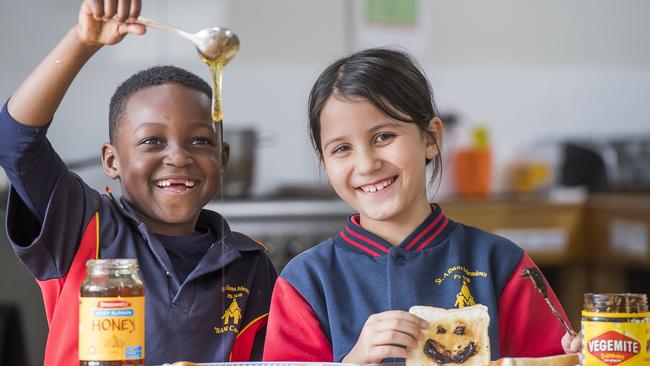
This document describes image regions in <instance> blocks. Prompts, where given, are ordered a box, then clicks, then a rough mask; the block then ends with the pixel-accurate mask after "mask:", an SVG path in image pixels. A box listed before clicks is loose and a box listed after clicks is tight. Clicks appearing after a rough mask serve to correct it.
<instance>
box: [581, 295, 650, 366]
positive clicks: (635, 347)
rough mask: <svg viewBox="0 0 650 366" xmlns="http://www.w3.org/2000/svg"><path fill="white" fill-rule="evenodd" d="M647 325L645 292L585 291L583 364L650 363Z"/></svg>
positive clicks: (649, 322) (649, 321) (628, 365)
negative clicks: (593, 292) (612, 292)
mask: <svg viewBox="0 0 650 366" xmlns="http://www.w3.org/2000/svg"><path fill="white" fill-rule="evenodd" d="M649 325H650V312H648V298H647V296H646V295H645V294H585V295H584V307H583V311H582V332H583V343H582V353H583V361H582V362H583V365H586V366H592V365H593V366H596V365H598V366H604V365H619V366H633V365H634V366H643V365H650V327H649Z"/></svg>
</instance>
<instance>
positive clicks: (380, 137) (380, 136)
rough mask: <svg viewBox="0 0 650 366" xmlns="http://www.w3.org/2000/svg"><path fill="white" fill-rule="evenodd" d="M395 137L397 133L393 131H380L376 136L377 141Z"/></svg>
mask: <svg viewBox="0 0 650 366" xmlns="http://www.w3.org/2000/svg"><path fill="white" fill-rule="evenodd" d="M394 137H395V135H394V134H392V133H380V134H378V135H377V136H375V142H385V141H388V140H392V139H393V138H394Z"/></svg>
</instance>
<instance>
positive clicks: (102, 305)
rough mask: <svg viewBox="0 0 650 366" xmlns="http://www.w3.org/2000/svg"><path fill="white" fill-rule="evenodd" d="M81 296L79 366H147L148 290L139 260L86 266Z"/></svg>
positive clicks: (97, 263) (105, 261) (110, 261)
mask: <svg viewBox="0 0 650 366" xmlns="http://www.w3.org/2000/svg"><path fill="white" fill-rule="evenodd" d="M86 270H87V275H86V278H85V279H84V281H83V283H82V284H81V289H80V296H79V365H82V366H132V365H144V346H145V345H144V286H143V284H142V281H141V280H140V277H139V275H138V262H137V261H136V260H135V259H98V260H89V261H87V262H86Z"/></svg>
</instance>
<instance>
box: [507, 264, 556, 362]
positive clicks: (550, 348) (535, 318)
mask: <svg viewBox="0 0 650 366" xmlns="http://www.w3.org/2000/svg"><path fill="white" fill-rule="evenodd" d="M528 267H537V266H536V265H535V263H534V262H533V260H532V259H530V257H529V256H528V254H524V256H523V257H522V259H521V262H520V263H519V266H517V268H516V269H515V271H514V273H513V274H512V277H511V278H510V280H509V281H508V283H507V284H506V286H505V287H504V289H503V292H502V293H501V297H500V298H499V348H500V353H501V354H500V357H544V356H552V355H560V354H564V350H563V349H562V344H561V339H562V336H563V335H564V333H565V332H564V328H563V327H562V324H560V321H559V320H557V319H556V318H555V316H554V315H553V312H552V311H551V309H550V308H549V306H548V305H547V304H546V302H545V301H544V297H543V296H542V294H541V293H539V291H537V289H536V288H535V287H534V286H533V283H532V282H531V281H530V279H528V278H526V277H521V271H522V270H523V269H524V268H528ZM544 281H546V279H544ZM546 287H547V290H548V296H549V299H550V300H551V302H552V303H553V304H554V305H555V307H556V308H557V310H558V311H559V312H560V315H562V317H563V318H564V319H565V320H566V319H567V318H566V314H565V313H564V310H563V309H562V305H560V302H559V301H558V299H557V297H556V296H555V293H554V292H553V290H552V289H551V287H550V286H549V285H548V282H547V283H546ZM567 322H568V321H567Z"/></svg>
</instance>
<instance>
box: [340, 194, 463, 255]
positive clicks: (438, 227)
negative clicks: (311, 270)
mask: <svg viewBox="0 0 650 366" xmlns="http://www.w3.org/2000/svg"><path fill="white" fill-rule="evenodd" d="M455 225H456V224H455V222H453V221H452V220H449V219H448V218H447V217H446V216H445V215H444V214H443V213H442V210H441V209H440V207H439V206H438V205H436V204H432V205H431V214H430V215H429V217H427V218H426V219H425V220H424V222H422V223H421V224H420V225H419V226H418V227H417V228H415V230H413V232H412V233H411V234H409V235H408V236H407V237H406V238H405V239H404V240H403V241H402V242H401V243H400V245H399V246H398V247H400V248H402V249H404V250H407V251H421V250H424V249H427V248H430V247H433V246H435V245H437V244H438V243H440V242H442V241H443V240H444V239H445V238H446V237H447V236H448V235H449V233H450V232H451V231H452V230H453V228H454V227H455ZM335 238H336V241H338V242H340V243H343V244H344V245H347V246H350V247H352V248H354V249H355V250H356V251H360V252H362V253H365V254H367V255H369V256H372V257H378V256H381V255H385V254H388V253H389V251H390V249H391V248H393V245H391V244H390V243H389V242H387V241H386V240H384V239H382V238H381V237H379V236H377V235H375V234H373V233H372V232H370V231H368V230H366V229H364V228H363V227H361V225H360V218H359V214H356V215H352V216H350V217H349V218H348V220H347V225H346V226H345V227H344V228H343V230H341V232H339V233H338V234H337V235H336V237H335Z"/></svg>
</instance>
